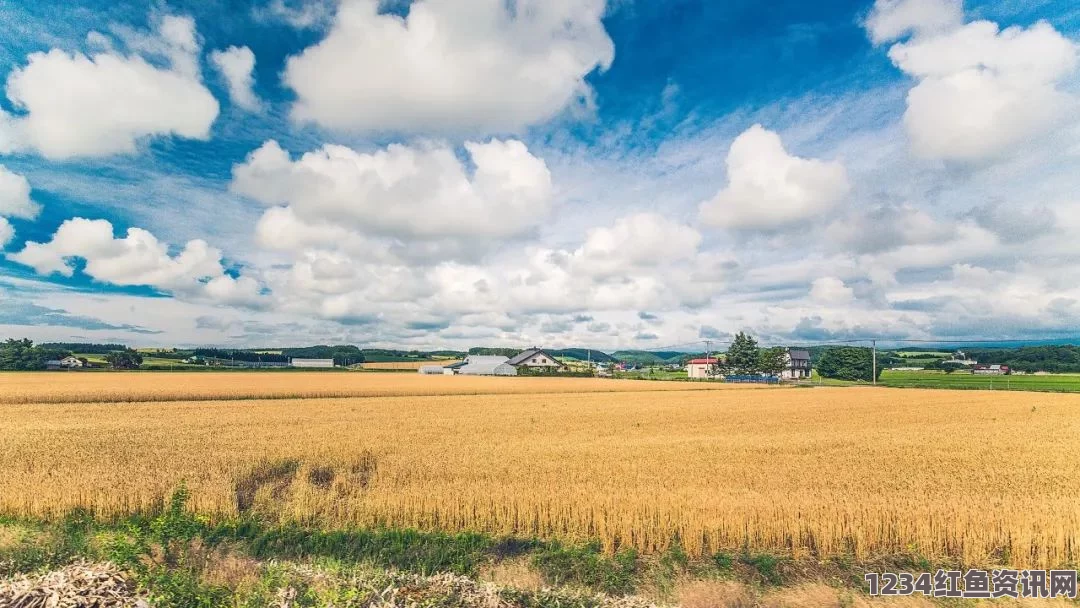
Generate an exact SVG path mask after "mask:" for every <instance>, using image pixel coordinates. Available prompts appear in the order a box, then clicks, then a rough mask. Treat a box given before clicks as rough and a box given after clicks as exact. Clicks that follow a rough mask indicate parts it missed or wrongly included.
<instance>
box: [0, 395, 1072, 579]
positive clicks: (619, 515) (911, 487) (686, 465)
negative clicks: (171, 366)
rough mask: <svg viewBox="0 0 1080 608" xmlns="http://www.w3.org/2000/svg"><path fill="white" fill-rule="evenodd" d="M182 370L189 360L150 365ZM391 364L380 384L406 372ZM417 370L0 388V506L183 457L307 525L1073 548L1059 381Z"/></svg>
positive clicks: (1060, 561) (36, 509) (155, 492)
mask: <svg viewBox="0 0 1080 608" xmlns="http://www.w3.org/2000/svg"><path fill="white" fill-rule="evenodd" d="M284 376H285V375H283V376H282V377H284ZM288 376H289V377H292V375H288ZM71 377H73V378H74V377H76V375H74V374H72V375H71ZM83 377H85V378H88V379H96V378H105V379H108V378H120V377H121V376H118V375H117V376H112V375H104V374H103V375H100V376H92V375H88V374H87V375H83V376H78V378H79V381H80V382H84V380H81V378H83ZM141 377H142V376H128V377H125V378H129V379H133V380H138V379H139V378H141ZM181 377H184V378H186V379H188V380H192V379H194V375H189V376H181V375H178V374H177V375H172V374H168V375H160V376H158V381H159V382H161V383H168V382H174V380H172V379H173V378H181ZM199 377H200V378H203V377H204V376H199ZM313 377H317V378H319V379H320V381H321V379H322V378H324V377H331V376H327V375H315V376H313ZM332 377H335V378H348V376H346V375H337V374H335V375H332ZM417 377H418V378H420V379H425V378H422V377H419V376H417ZM19 378H26V379H27V380H26V383H27V384H24V386H28V385H29V383H33V382H37V381H38V379H39V378H58V379H62V380H63V382H65V383H66V382H74V381H73V380H67V378H68V377H67V376H62V375H53V376H49V375H36V376H20V377H19ZM221 378H222V379H228V380H235V381H237V382H248V381H249V379H248V378H246V377H245V375H237V374H222V375H221ZM263 378H266V379H268V380H269V379H271V378H274V376H273V375H261V376H259V379H260V380H262V379H263ZM391 378H392V380H391V379H386V380H383V381H382V382H386V383H388V384H385V385H384V386H383V388H384V389H385V390H389V389H390V387H392V386H393V381H396V380H397V379H399V378H400V379H401V380H405V379H406V378H413V376H411V375H409V376H402V375H393V376H391ZM426 380H442V379H441V378H438V377H436V378H426ZM446 380H448V381H449V380H467V381H469V382H477V381H479V380H480V379H460V378H449V379H446ZM485 380H492V381H493V382H492V383H488V382H480V384H482V385H484V388H485V390H489V389H491V387H493V386H496V385H498V386H500V387H502V385H501V384H500V383H498V382H495V380H497V379H485ZM505 380H507V381H508V384H507V385H506V386H509V382H521V381H524V380H529V381H532V380H534V379H520V378H519V379H505ZM537 380H540V381H543V380H547V379H537ZM95 381H96V380H95ZM549 382H550V381H549ZM585 382H586V384H581V385H579V386H591V384H588V383H589V382H591V381H585ZM598 382H602V381H598ZM13 384H17V383H13ZM99 386H101V387H104V386H105V385H104V384H102V385H99ZM418 386H419V385H416V384H412V380H406V381H405V383H404V384H402V385H400V386H399V388H398V389H397V390H399V391H401V392H403V393H407V394H406V396H388V397H369V398H364V399H355V398H346V399H306V400H286V399H278V400H273V401H259V400H252V401H244V402H229V401H202V402H163V403H127V404H92V403H82V404H8V405H3V406H0V408H2V410H0V411H2V413H3V418H2V420H3V423H2V424H0V513H7V514H13V515H25V516H48V515H55V514H59V513H62V512H64V511H66V510H68V509H71V508H73V507H76V506H89V507H92V508H94V509H96V510H97V511H98V512H99V513H102V514H123V513H128V512H131V511H133V510H136V509H142V508H146V507H149V506H151V505H153V504H155V503H156V502H157V501H160V500H161V498H162V497H163V496H165V495H167V494H168V493H169V492H170V491H171V490H172V489H173V488H174V487H175V486H176V485H177V484H178V483H179V482H180V480H182V479H183V480H185V481H186V483H187V484H188V487H189V488H190V489H191V491H192V494H193V504H192V506H193V508H196V509H198V510H200V511H204V512H209V513H213V514H220V515H226V516H227V515H232V514H235V513H236V512H237V510H238V509H245V510H246V509H254V510H256V511H260V512H263V513H265V514H267V515H269V516H274V517H284V518H290V519H298V520H304V521H311V522H317V523H319V524H321V525H325V526H335V525H351V524H357V525H366V526H371V525H389V526H411V527H417V528H421V529H443V530H477V531H483V532H489V533H493V534H518V535H526V536H528V535H539V536H543V537H559V538H567V539H581V540H584V539H600V540H601V541H603V543H604V544H605V545H606V546H607V547H608V548H616V547H623V546H632V547H635V548H637V549H639V550H641V551H645V552H653V551H660V550H663V549H665V548H666V547H667V546H668V545H669V544H670V543H671V542H672V540H673V539H674V538H678V539H680V542H681V543H682V544H683V545H684V546H685V547H686V549H687V550H688V551H690V552H691V553H692V554H695V555H702V554H707V553H709V552H713V551H716V550H720V549H726V550H734V549H738V548H740V547H743V546H748V547H750V548H751V549H754V550H765V549H772V550H781V551H790V552H792V553H794V554H796V555H809V554H814V555H821V556H828V555H836V554H841V553H849V552H853V553H855V554H856V555H858V556H861V557H867V556H875V555H881V554H898V553H903V554H910V553H914V552H917V553H919V554H922V555H926V556H928V557H944V556H949V557H955V558H962V559H963V560H965V562H967V563H968V564H987V563H997V562H1002V561H1008V562H1011V563H1013V564H1015V565H1034V566H1041V567H1049V566H1058V565H1065V564H1072V563H1075V562H1076V561H1077V559H1078V557H1080V555H1078V552H1080V549H1078V547H1080V545H1078V544H1077V543H1078V540H1080V503H1078V502H1077V500H1076V497H1077V496H1078V495H1080V396H1073V395H1057V394H1023V393H1004V392H1002V393H991V392H976V391H959V392H951V391H929V390H898V389H870V388H863V389H859V388H818V389H807V390H798V389H789V390H743V391H739V390H726V391H712V390H709V391H677V390H671V389H674V387H682V386H690V387H693V386H695V385H686V384H681V383H667V384H663V385H654V384H651V383H642V382H637V383H634V382H631V383H629V386H632V387H637V388H638V389H639V392H634V391H632V390H629V389H628V392H621V393H595V392H594V393H588V392H576V393H572V392H559V391H560V390H561V389H563V388H564V386H563V385H562V384H560V383H558V382H554V383H548V384H544V383H543V382H540V383H537V384H533V385H532V388H533V390H534V391H537V392H533V393H526V392H520V393H519V394H510V393H502V394H496V392H495V391H494V390H490V393H489V394H477V395H426V396H421V395H416V394H415V393H416V392H417V391H418V390H419V388H418ZM463 386H464V385H463ZM525 386H526V385H524V384H523V385H521V387H522V388H524V387H525ZM611 386H612V387H614V386H620V387H622V386H624V385H623V384H621V383H620V384H612V385H611ZM147 388H148V387H141V388H140V389H139V390H147ZM160 388H161V390H162V391H165V392H168V391H170V390H171V391H180V390H194V387H189V386H184V387H172V388H170V387H167V386H163V387H160ZM277 388H280V387H277ZM657 388H663V389H669V390H654V389H657ZM641 389H646V390H645V391H641ZM28 390H29V389H25V388H24V392H23V393H21V394H22V395H23V396H24V397H25V396H26V395H27V394H32V395H39V394H41V393H40V392H37V393H34V392H32V391H31V392H29V393H27V392H25V391H28ZM59 390H61V391H70V390H72V388H71V387H70V386H64V387H61V388H60V389H59ZM103 390H112V391H114V392H115V391H116V389H103ZM542 390H548V391H549V392H539V391H542ZM607 390H612V389H607ZM410 392H411V393H413V394H408V393H410ZM64 394H68V393H67V392H64ZM110 394H114V393H110ZM140 394H145V393H140ZM170 394H171V393H170Z"/></svg>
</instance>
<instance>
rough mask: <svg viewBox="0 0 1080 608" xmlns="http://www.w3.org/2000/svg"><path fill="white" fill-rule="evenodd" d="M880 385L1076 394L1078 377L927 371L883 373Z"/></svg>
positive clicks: (1077, 375) (1078, 389) (1079, 390)
mask: <svg viewBox="0 0 1080 608" xmlns="http://www.w3.org/2000/svg"><path fill="white" fill-rule="evenodd" d="M881 384H883V385H885V386H894V387H902V388H947V389H979V390H1014V391H1052V392H1069V393H1072V392H1080V374H1075V375H1073V374H1051V375H1047V376H1029V375H1023V376H982V375H977V374H969V373H961V372H953V373H951V374H946V373H944V372H936V371H930V370H924V371H918V372H907V371H892V370H885V371H884V372H882V373H881Z"/></svg>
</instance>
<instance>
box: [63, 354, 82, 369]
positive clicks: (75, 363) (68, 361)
mask: <svg viewBox="0 0 1080 608" xmlns="http://www.w3.org/2000/svg"><path fill="white" fill-rule="evenodd" d="M82 366H83V362H82V361H80V360H78V359H76V358H75V357H72V356H71V355H68V356H67V357H64V358H63V359H61V360H60V367H66V368H69V369H74V368H77V367H82Z"/></svg>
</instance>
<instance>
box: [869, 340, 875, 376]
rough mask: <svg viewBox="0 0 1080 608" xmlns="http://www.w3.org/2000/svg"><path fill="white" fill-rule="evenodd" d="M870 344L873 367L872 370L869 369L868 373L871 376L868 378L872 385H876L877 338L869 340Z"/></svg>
mask: <svg viewBox="0 0 1080 608" xmlns="http://www.w3.org/2000/svg"><path fill="white" fill-rule="evenodd" d="M870 345H871V349H872V351H873V354H872V356H873V359H874V367H873V369H872V370H870V373H872V374H873V376H872V377H871V378H870V380H871V381H872V382H873V384H874V386H877V340H871V341H870Z"/></svg>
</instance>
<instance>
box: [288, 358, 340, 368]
mask: <svg viewBox="0 0 1080 608" xmlns="http://www.w3.org/2000/svg"><path fill="white" fill-rule="evenodd" d="M289 365H291V366H292V367H307V368H312V367H316V368H328V367H334V360H333V359H293V360H292V361H290V362H289Z"/></svg>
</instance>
